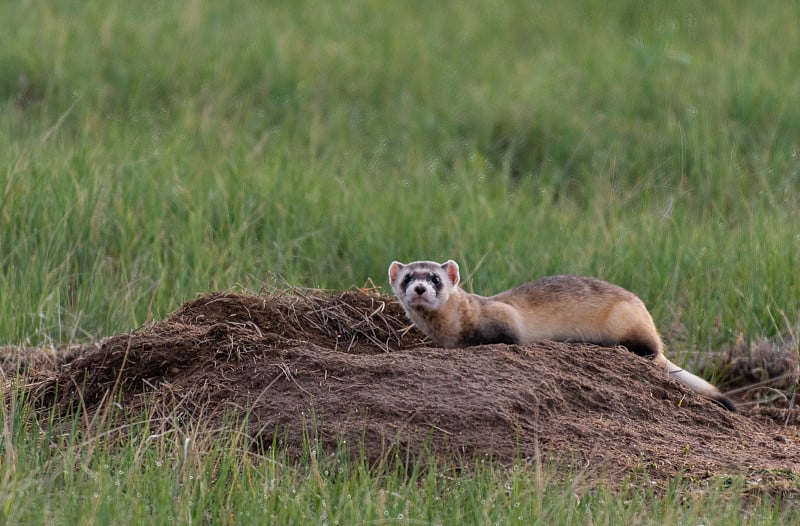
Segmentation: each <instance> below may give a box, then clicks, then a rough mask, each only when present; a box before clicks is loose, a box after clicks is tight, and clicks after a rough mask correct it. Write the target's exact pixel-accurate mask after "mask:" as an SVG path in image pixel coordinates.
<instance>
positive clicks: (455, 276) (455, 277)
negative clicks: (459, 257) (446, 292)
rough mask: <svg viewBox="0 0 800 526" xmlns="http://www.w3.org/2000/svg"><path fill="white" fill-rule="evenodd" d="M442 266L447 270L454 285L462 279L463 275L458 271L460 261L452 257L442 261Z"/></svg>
mask: <svg viewBox="0 0 800 526" xmlns="http://www.w3.org/2000/svg"><path fill="white" fill-rule="evenodd" d="M442 268H443V269H444V271H445V272H447V277H448V278H449V279H450V283H452V284H453V286H454V287H455V286H456V285H458V282H459V281H461V275H460V274H459V273H458V263H456V262H455V261H453V260H452V259H448V260H447V261H445V262H444V263H442Z"/></svg>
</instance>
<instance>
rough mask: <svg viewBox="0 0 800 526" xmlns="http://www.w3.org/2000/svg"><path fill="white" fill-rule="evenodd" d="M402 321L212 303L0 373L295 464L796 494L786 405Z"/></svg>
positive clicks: (46, 403)
mask: <svg viewBox="0 0 800 526" xmlns="http://www.w3.org/2000/svg"><path fill="white" fill-rule="evenodd" d="M408 325H409V323H408V322H407V321H406V319H405V316H404V315H403V312H402V310H401V308H400V306H399V305H398V304H397V303H396V302H395V301H393V300H392V299H390V298H387V297H385V296H378V295H371V294H366V293H360V292H347V293H344V294H339V295H330V294H322V293H309V294H305V295H302V294H296V293H295V294H283V295H280V294H279V295H263V296H250V295H242V294H232V293H225V294H222V293H220V294H212V295H209V296H205V297H201V298H198V299H196V300H194V301H192V302H190V303H187V304H186V305H184V306H183V307H181V308H180V309H179V310H178V311H176V312H174V313H173V314H172V315H170V316H169V317H168V318H167V319H165V320H163V321H161V322H158V323H154V324H152V325H149V326H147V327H145V328H143V329H140V330H137V331H135V332H133V333H130V334H124V335H120V336H115V337H112V338H108V339H107V340H105V341H103V342H101V343H100V344H99V345H93V346H86V347H85V348H82V349H78V350H74V349H73V350H72V351H71V352H69V353H66V354H64V355H63V358H61V359H59V358H58V357H54V355H52V354H50V355H48V356H49V358H48V359H42V360H36V359H33V358H31V357H30V356H31V352H29V353H28V358H27V360H23V359H21V358H20V356H21V355H20V354H19V353H16V354H15V353H3V354H6V358H5V360H4V361H0V367H3V368H4V369H5V370H6V374H8V370H9V369H10V368H11V367H12V365H14V366H15V367H19V368H20V369H21V370H22V371H23V373H24V374H26V375H27V376H26V378H27V379H28V380H29V392H30V393H31V394H32V395H33V399H34V400H35V401H36V403H37V404H38V407H40V408H41V409H43V410H45V409H46V410H50V409H52V408H55V409H56V411H57V412H58V413H60V414H63V415H68V414H70V411H72V410H73V408H75V407H84V408H85V409H86V411H88V412H89V413H92V412H94V411H97V410H98V408H100V407H101V406H102V405H103V403H104V402H105V401H107V400H109V397H110V395H111V394H112V393H114V394H116V395H117V396H116V397H115V398H114V400H115V401H118V402H119V404H120V405H121V407H122V410H123V411H124V412H125V414H128V415H130V416H131V418H134V417H135V418H141V415H142V414H143V412H144V411H145V410H147V414H150V415H152V418H153V419H154V421H158V422H161V423H162V425H184V424H185V423H186V422H209V423H211V424H212V425H223V423H224V422H225V421H226V420H225V419H226V418H229V417H230V416H231V415H234V416H236V415H238V416H242V415H244V414H247V415H248V424H247V425H248V426H249V428H248V431H249V433H250V435H251V436H252V437H253V438H254V439H256V441H258V442H260V444H261V445H262V446H263V447H269V446H270V445H272V444H273V440H274V439H275V440H277V444H278V445H279V446H280V447H281V448H283V449H285V450H286V451H288V452H289V454H290V455H294V456H299V455H301V454H302V452H303V448H304V440H307V439H308V437H309V434H310V435H311V436H312V437H314V439H315V440H316V441H317V443H318V445H319V446H320V447H322V448H323V449H324V450H325V451H330V452H333V451H336V448H337V445H339V444H343V446H342V447H344V449H345V450H347V451H348V452H349V453H354V454H359V453H360V452H362V451H363V453H364V454H365V455H366V456H367V457H368V458H370V459H372V460H379V459H381V458H383V456H384V455H386V454H387V451H389V450H393V451H399V452H401V453H402V454H404V455H405V454H408V455H409V456H411V457H425V456H426V455H433V456H435V457H438V458H451V459H453V458H455V459H457V460H460V459H464V458H471V457H476V456H477V457H481V458H485V457H491V458H493V459H496V460H499V461H503V462H504V461H512V460H515V459H518V458H523V459H531V460H535V459H538V458H545V459H548V460H552V461H554V462H555V463H556V464H557V465H560V466H562V467H564V468H572V469H570V470H569V471H573V472H574V471H580V472H581V473H586V474H589V475H590V476H591V474H592V473H596V474H598V475H602V477H603V479H604V480H606V481H621V480H623V479H624V478H625V477H626V476H627V475H630V474H631V473H633V472H646V473H647V474H648V475H649V476H650V477H653V478H657V479H660V480H669V479H671V478H673V477H674V476H676V475H678V474H681V473H682V474H685V475H688V476H690V477H693V478H698V477H699V478H707V477H710V476H715V475H720V476H727V475H734V474H741V475H745V476H748V477H751V478H759V479H760V478H762V475H764V474H769V477H772V478H775V477H776V475H775V474H776V473H777V474H781V475H780V476H779V478H781V479H782V480H783V482H785V481H786V480H788V481H790V484H791V485H792V486H793V487H797V486H796V480H797V478H796V477H797V474H799V473H800V434H798V427H797V426H798V423H799V422H798V419H797V415H796V414H795V413H792V412H791V410H790V409H775V411H777V412H778V413H779V414H776V415H770V414H769V412H770V411H769V410H767V409H768V408H764V409H763V410H762V409H746V410H745V411H743V412H742V413H737V414H733V413H729V412H727V411H725V410H723V409H721V408H720V407H718V406H716V405H715V404H713V403H712V402H709V401H707V400H705V399H703V398H701V397H699V396H697V395H695V394H694V393H692V392H690V391H688V390H687V389H685V388H684V387H683V386H681V385H679V384H677V383H676V382H674V381H672V380H671V379H669V378H668V377H667V375H666V374H664V373H663V371H662V370H661V369H659V368H658V367H656V366H654V365H653V364H652V363H651V362H649V361H647V360H646V359H644V358H641V357H638V356H636V355H634V354H633V353H630V352H628V351H626V350H625V349H623V348H602V347H595V346H590V345H566V344H560V343H554V342H541V343H538V344H536V345H531V346H516V345H494V346H480V347H473V348H469V349H439V348H431V347H427V346H425V341H424V339H423V337H422V335H421V334H420V333H419V332H417V331H416V330H414V329H409V327H408ZM42 352H45V351H42ZM9 356H16V357H17V358H16V360H13V359H12V358H9ZM31 364H35V365H36V366H35V367H34V366H32V365H31ZM612 366H613V367H612ZM776 421H780V422H782V423H786V424H788V425H783V426H780V425H777V424H776V423H775V422H776ZM565 472H567V470H566V469H565ZM791 481H794V482H791Z"/></svg>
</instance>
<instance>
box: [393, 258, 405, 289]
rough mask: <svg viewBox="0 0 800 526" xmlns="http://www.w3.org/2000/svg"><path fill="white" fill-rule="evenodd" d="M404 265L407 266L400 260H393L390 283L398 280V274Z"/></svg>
mask: <svg viewBox="0 0 800 526" xmlns="http://www.w3.org/2000/svg"><path fill="white" fill-rule="evenodd" d="M403 267H405V265H403V264H402V263H400V262H399V261H392V264H391V265H389V284H390V285H394V283H395V282H396V281H397V274H399V273H400V271H401V270H402V269H403Z"/></svg>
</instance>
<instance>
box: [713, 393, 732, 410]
mask: <svg viewBox="0 0 800 526" xmlns="http://www.w3.org/2000/svg"><path fill="white" fill-rule="evenodd" d="M712 400H714V401H715V402H716V403H718V404H719V405H721V406H722V407H724V408H725V409H727V410H728V411H730V412H731V413H735V412H736V405H734V403H733V402H732V401H731V399H730V398H728V397H727V396H725V395H719V396H715V397H714V398H713V399H712Z"/></svg>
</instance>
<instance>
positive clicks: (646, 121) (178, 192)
mask: <svg viewBox="0 0 800 526" xmlns="http://www.w3.org/2000/svg"><path fill="white" fill-rule="evenodd" d="M0 19H2V20H4V26H5V29H4V30H3V31H2V32H0V344H6V343H21V344H28V345H39V344H42V343H53V344H56V345H63V344H67V343H70V342H88V341H93V340H96V339H99V338H102V337H104V336H107V335H111V334H116V333H119V332H123V331H127V330H130V329H133V328H136V327H139V326H141V325H142V324H144V323H146V322H148V321H150V320H153V319H159V318H161V317H163V316H165V315H166V314H167V313H169V312H171V311H172V310H173V309H175V308H177V307H178V306H180V305H181V304H182V303H183V302H184V301H186V300H188V299H191V298H193V297H195V296H196V295H197V294H198V293H201V292H205V291H211V290H227V289H232V288H239V287H244V288H248V289H251V290H258V289H260V288H261V287H263V286H268V287H273V286H281V285H283V284H285V283H287V282H288V283H289V284H292V285H297V286H307V287H324V288H351V287H353V286H361V285H364V284H369V283H372V282H374V283H375V284H378V285H381V286H383V287H385V288H387V290H388V287H387V285H386V277H385V276H386V269H387V267H388V264H389V263H390V262H391V261H392V260H393V259H400V260H403V261H406V260H413V259H436V260H444V259H447V258H454V259H457V260H458V261H459V263H460V264H461V266H462V272H464V273H465V274H466V275H467V276H468V280H467V282H466V287H467V288H468V289H470V290H474V291H476V292H481V293H490V292H496V291H499V290H502V289H504V288H506V287H509V286H511V285H514V284H518V283H521V282H525V281H528V280H530V279H533V278H535V277H539V276H542V275H546V274H553V273H580V274H590V275H594V276H598V277H601V278H604V279H607V280H610V281H614V282H616V283H619V284H620V285H623V286H625V287H626V288H629V289H631V290H633V291H634V292H636V293H637V294H639V295H640V296H641V297H642V298H643V299H644V300H645V302H646V303H647V304H648V306H649V307H650V309H651V311H652V313H653V316H654V318H655V320H656V323H657V325H658V326H659V327H660V328H661V329H662V332H663V333H664V336H665V339H666V341H667V345H668V346H670V347H671V348H672V351H671V355H672V356H674V357H675V358H676V359H677V360H678V361H680V360H681V359H684V360H686V359H688V356H689V354H688V353H691V354H692V355H694V354H695V353H699V354H702V353H706V352H713V351H715V350H718V349H719V348H721V347H722V346H724V345H725V344H729V343H731V342H733V341H735V340H736V339H737V338H739V337H743V338H744V339H745V340H747V339H756V338H760V337H764V336H767V337H769V336H774V335H776V334H780V333H784V332H786V331H789V330H794V329H796V328H797V326H798V320H800V302H798V298H800V279H797V278H798V273H797V268H798V266H799V265H800V158H799V156H800V104H798V100H799V98H800V76H798V75H797V64H800V47H798V46H797V45H796V43H797V42H798V41H800V26H798V24H797V20H798V19H800V6H798V4H796V3H794V2H772V3H768V4H762V3H755V2H746V1H744V0H733V1H709V2H704V3H698V2H696V1H688V0H679V1H677V2H670V3H659V2H641V1H638V0H637V1H634V0H615V1H611V2H606V1H600V0H589V1H578V0H574V1H572V0H570V1H565V2H559V3H557V4H556V3H554V4H553V5H552V6H550V5H546V4H542V5H540V3H535V2H524V1H506V2H486V3H477V4H470V5H468V6H467V4H466V3H463V2H455V1H441V2H417V1H414V2H392V3H387V2H378V1H374V0H354V1H351V2H347V3H337V2H322V1H320V2H295V1H285V2H269V3H266V2H265V3H255V2H245V1H237V0H232V1H229V2H208V1H205V2H204V1H202V0H180V1H169V2H168V1H153V2H149V3H148V4H147V7H145V6H140V5H139V4H137V3H133V2H123V1H121V0H108V1H104V2H94V1H88V2H83V1H73V0H66V1H58V2H56V1H49V2H33V1H22V2H5V3H2V4H0ZM2 416H3V437H4V440H3V444H2V445H0V461H1V462H0V464H1V465H2V467H0V517H3V518H4V519H0V520H6V521H7V522H8V523H17V522H21V523H25V522H27V523H37V522H41V521H46V522H50V523H54V524H57V523H81V524H91V523H100V524H103V523H110V522H136V519H155V521H154V522H155V523H158V522H167V521H168V520H172V521H174V522H178V523H195V522H203V521H204V520H212V522H215V523H225V522H228V521H229V519H230V521H231V522H235V523H237V524H238V523H247V522H253V523H256V522H259V521H263V520H264V518H265V517H271V516H272V515H276V516H277V517H278V518H280V519H282V520H285V521H288V520H298V521H300V520H301V519H303V516H305V519H308V520H310V521H312V522H317V523H320V524H321V523H325V522H327V523H328V524H351V523H355V522H363V523H383V522H385V523H387V524H388V523H409V524H428V523H431V524H435V523H464V522H466V523H487V524H488V523H499V524H509V523H510V524H513V523H519V524H530V523H532V522H531V521H530V517H532V516H535V517H537V520H539V521H540V523H542V524H553V523H558V522H562V523H601V524H602V523H608V524H620V523H629V524H633V523H658V524H661V523H665V522H664V521H665V520H666V521H667V522H675V523H677V522H683V523H701V522H702V523H704V524H736V523H747V524H762V523H763V524H766V523H770V522H771V521H773V520H774V521H779V520H787V518H786V517H781V516H779V513H788V512H787V511H786V510H784V512H779V511H776V510H772V509H770V508H769V507H767V506H765V507H763V508H762V507H759V506H756V507H755V508H754V511H753V512H752V514H748V515H740V513H739V508H740V507H739V506H738V505H737V503H738V500H737V499H738V498H739V497H738V496H735V495H736V492H733V494H734V496H733V497H732V496H731V491H730V490H728V491H726V492H722V491H720V492H718V491H716V490H714V489H713V488H712V490H711V491H710V492H709V493H708V494H705V495H703V496H695V497H691V496H690V497H687V496H686V495H684V494H681V493H680V492H679V491H678V489H679V488H680V483H679V482H676V487H675V488H673V491H667V492H661V493H658V494H656V493H654V492H652V491H650V490H649V489H648V488H632V489H631V490H630V492H631V494H630V495H622V496H620V495H618V494H615V495H614V496H613V498H612V496H611V494H604V493H603V492H602V491H601V492H596V493H591V494H581V493H579V492H577V493H576V491H574V488H573V487H572V486H564V485H551V484H548V483H544V482H542V480H547V476H546V475H547V474H546V473H545V474H544V475H542V474H537V473H531V472H529V471H527V470H520V471H513V472H508V471H506V470H501V469H498V468H494V467H486V468H484V469H478V470H476V471H475V472H474V473H472V474H469V475H458V476H454V475H452V474H449V473H448V472H447V471H446V470H441V471H436V470H433V471H424V472H420V473H415V474H414V475H413V476H410V477H409V476H407V475H405V474H403V475H401V474H400V473H396V472H394V471H392V470H387V471H386V472H384V473H382V474H377V475H375V474H371V473H367V472H366V471H365V470H364V469H362V467H361V466H358V465H346V466H344V467H341V468H339V467H337V468H336V469H335V470H334V466H333V465H330V466H328V465H324V466H323V464H324V463H323V464H320V463H318V462H316V461H312V460H313V459H310V460H309V462H308V463H307V464H306V465H303V466H288V465H286V464H285V463H282V462H281V461H280V459H275V458H270V459H258V458H256V459H253V458H249V457H244V458H243V457H242V455H240V454H238V452H239V451H240V450H241V449H242V448H244V447H245V446H243V445H242V444H241V443H240V442H241V440H242V438H241V437H238V438H236V437H233V438H232V439H230V440H227V441H223V442H221V443H202V444H200V445H193V444H190V446H189V447H188V449H184V443H183V438H184V437H177V436H175V437H164V438H160V439H158V440H153V441H143V442H139V443H138V444H135V445H128V446H126V447H123V448H122V451H121V452H114V451H115V449H114V447H113V446H114V440H113V437H114V435H115V431H114V430H113V429H84V428H81V426H79V425H78V426H77V428H78V430H79V431H81V432H78V431H76V433H75V435H74V436H72V437H66V438H62V439H59V440H63V441H64V447H63V448H60V449H57V450H55V451H43V450H41V449H39V448H38V447H37V444H38V443H39V442H37V440H40V438H37V437H36V436H29V434H28V433H26V431H27V430H28V429H26V427H25V422H27V421H29V419H30V415H28V414H27V413H26V411H25V408H24V404H22V403H21V404H20V407H16V408H10V407H6V408H4V410H3V415H2ZM84 427H85V426H84ZM44 429H48V426H46V425H45V426H44ZM139 432H141V433H143V435H142V436H144V434H146V432H147V431H146V430H140V431H139ZM194 447H196V448H197V449H193V448H194ZM200 450H202V451H203V452H204V454H202V455H200V454H197V455H195V454H194V453H192V452H193V451H200ZM74 466H78V469H77V470H76V469H73V467H74ZM209 470H217V472H216V476H217V477H219V478H217V479H215V480H217V481H221V483H220V482H215V483H212V482H211V478H210V477H209V476H208V474H209V472H210V471H209ZM325 470H328V471H327V472H324V471H325ZM323 472H324V473H323ZM320 473H323V474H322V475H320ZM192 476H194V478H191V477H192ZM187 477H189V478H188V480H189V481H190V482H189V483H185V481H186V480H187ZM537 477H538V478H537ZM542 477H544V478H542ZM579 484H580V475H579V474H578V475H576V485H579ZM76 487H79V488H80V491H78V492H75V491H73V490H74V489H75V488H76ZM420 487H422V488H423V490H424V491H419V490H418V488H420ZM37 492H41V495H42V496H41V497H34V496H33V495H35V494H38V493H37ZM576 494H577V495H578V497H575V495H576ZM133 495H136V498H133ZM686 498H689V499H696V500H697V502H694V501H692V505H688V506H687V505H686V502H685V499H686ZM794 513H796V511H794ZM519 517H522V519H518V518H519Z"/></svg>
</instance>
